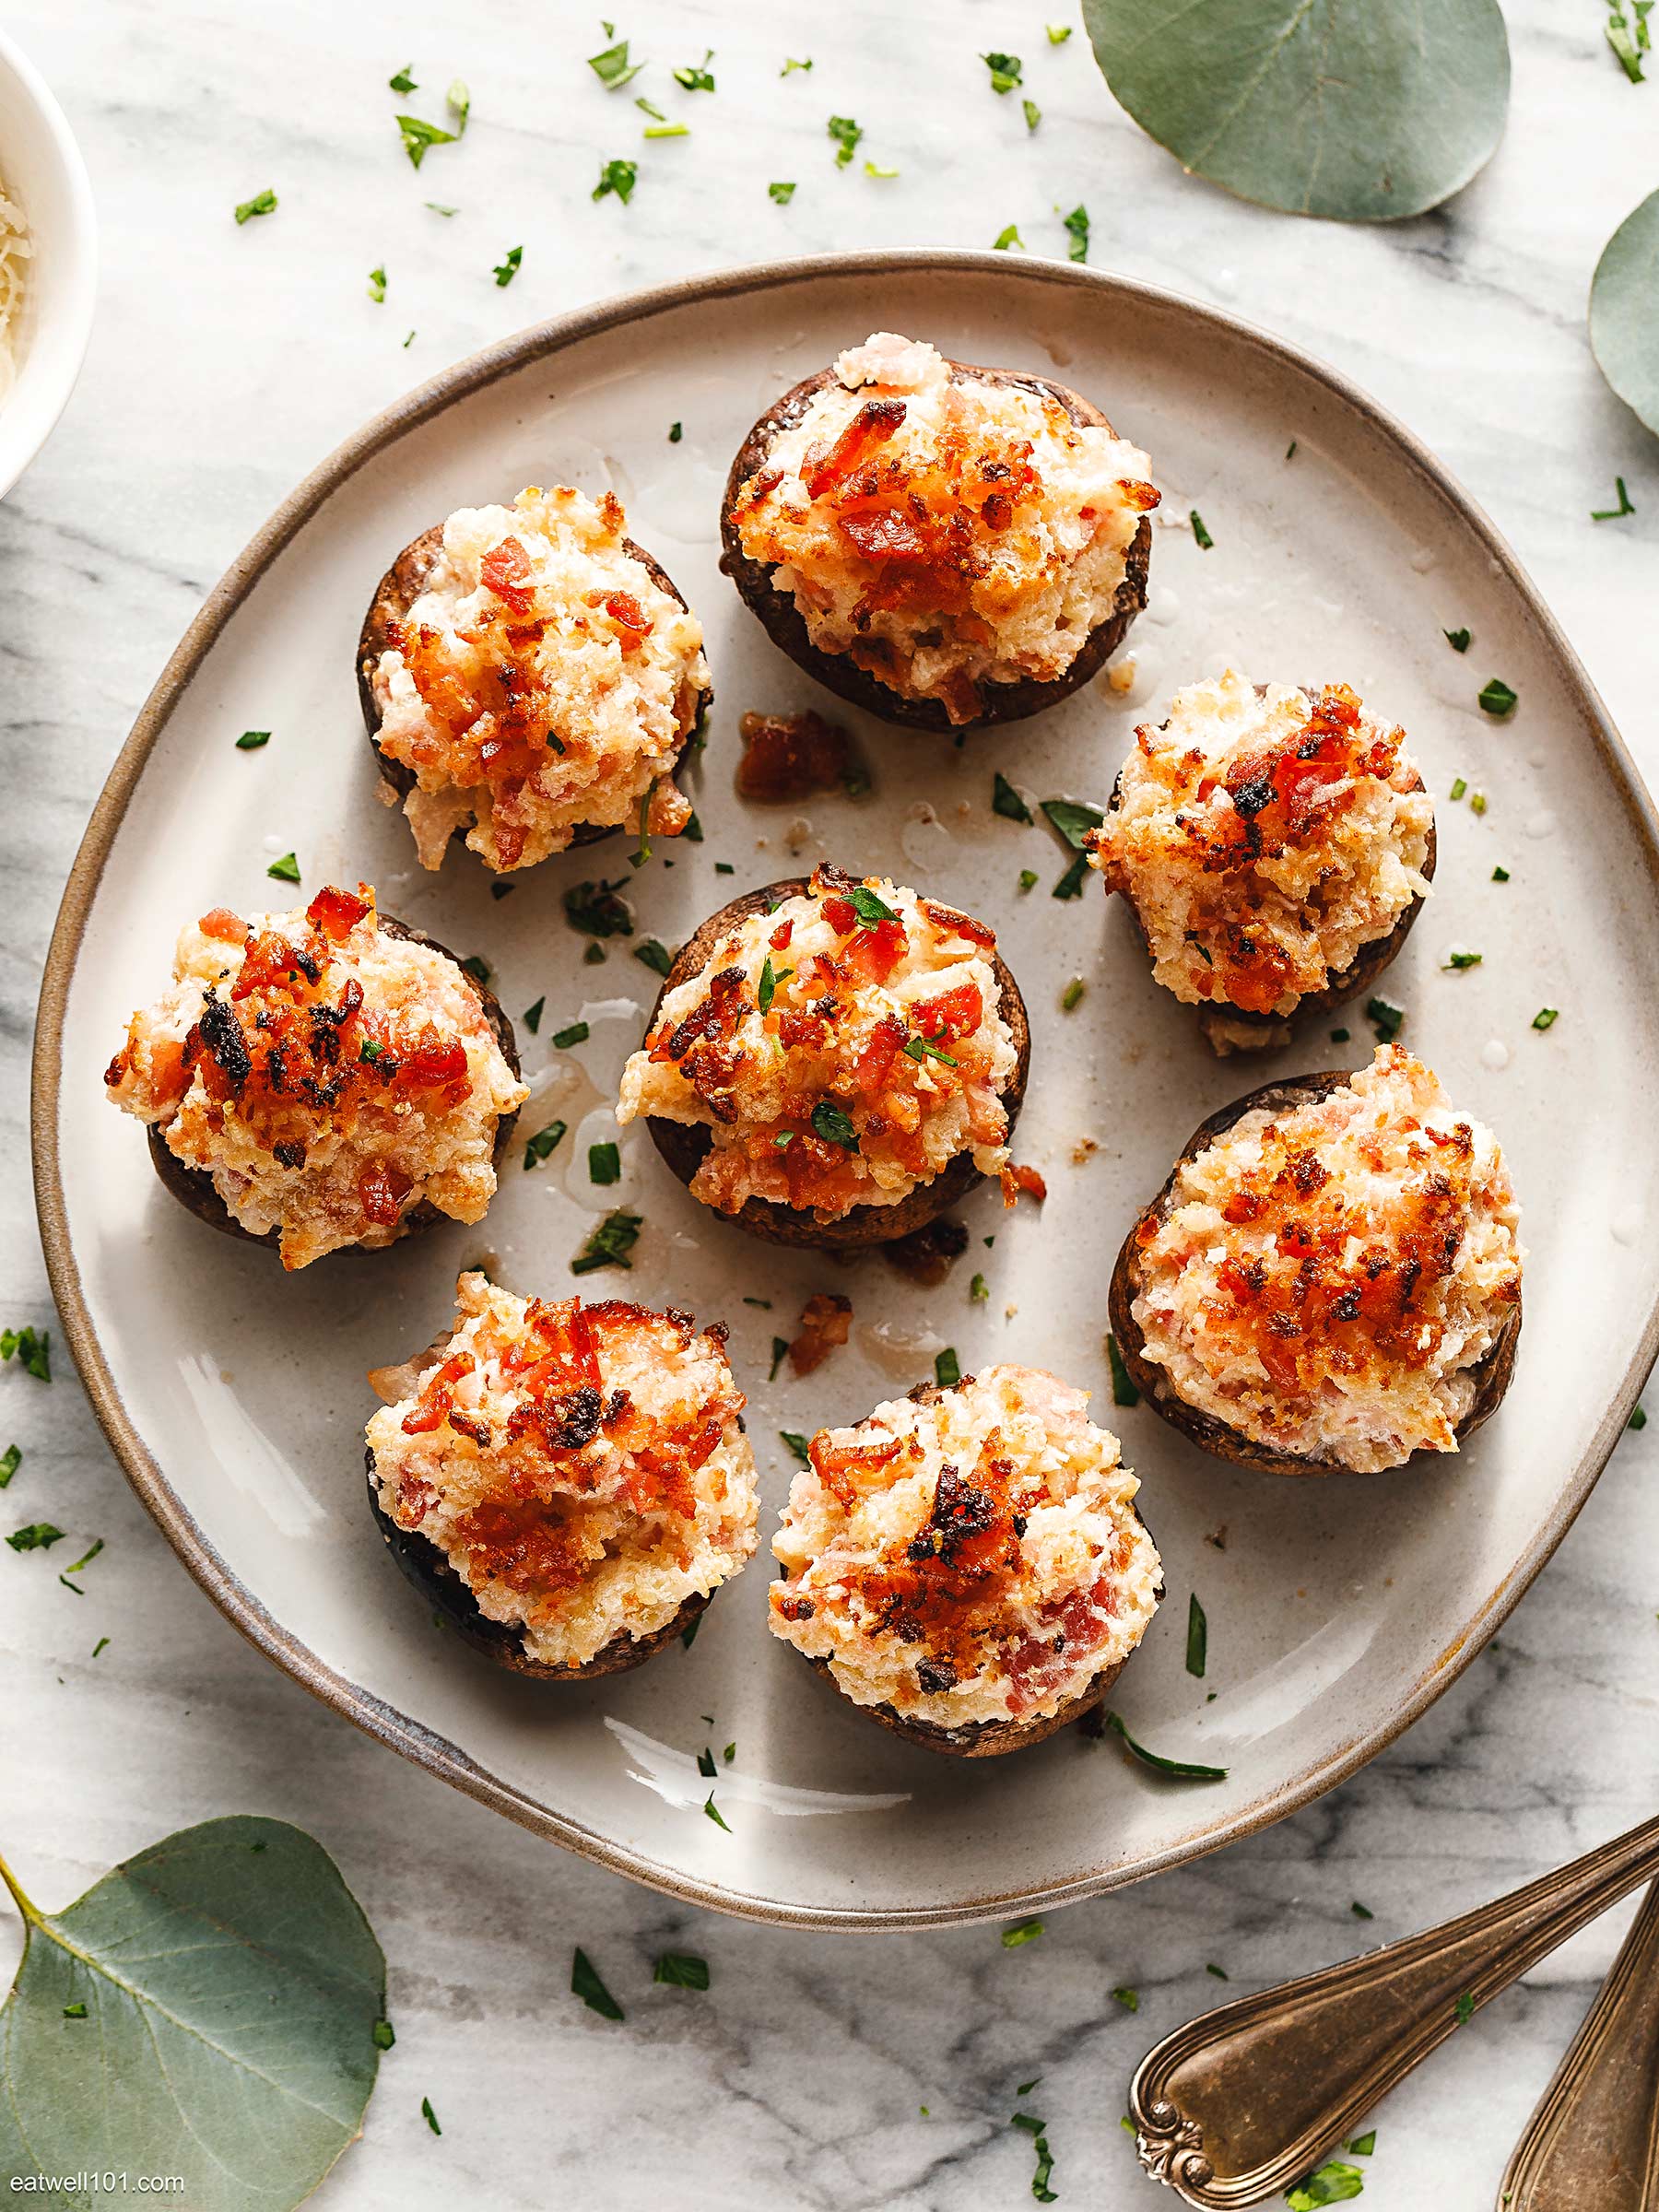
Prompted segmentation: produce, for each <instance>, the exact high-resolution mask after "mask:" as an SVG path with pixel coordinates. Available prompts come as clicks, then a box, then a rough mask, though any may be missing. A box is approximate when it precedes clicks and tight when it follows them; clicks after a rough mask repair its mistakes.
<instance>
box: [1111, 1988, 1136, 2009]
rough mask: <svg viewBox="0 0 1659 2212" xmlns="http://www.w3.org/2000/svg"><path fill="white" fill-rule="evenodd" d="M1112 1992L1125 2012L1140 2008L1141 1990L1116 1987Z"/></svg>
mask: <svg viewBox="0 0 1659 2212" xmlns="http://www.w3.org/2000/svg"><path fill="white" fill-rule="evenodd" d="M1112 1997H1113V1999H1114V2001H1115V2002H1116V2003H1118V2004H1119V2005H1121V2006H1123V2007H1124V2011H1125V2012H1138V2011H1139V2010H1140V1991H1139V1990H1138V1989H1114V1990H1113V1991H1112Z"/></svg>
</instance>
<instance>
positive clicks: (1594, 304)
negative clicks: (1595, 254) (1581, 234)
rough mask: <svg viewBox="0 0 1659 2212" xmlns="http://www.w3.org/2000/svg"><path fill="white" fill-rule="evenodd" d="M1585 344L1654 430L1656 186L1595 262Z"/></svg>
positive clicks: (1658, 421)
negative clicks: (1588, 332)
mask: <svg viewBox="0 0 1659 2212" xmlns="http://www.w3.org/2000/svg"><path fill="white" fill-rule="evenodd" d="M1590 344H1591V346H1592V347H1593V348H1594V353H1595V359H1596V361H1597V363H1598V364H1599V366H1600V369H1601V372H1602V374H1603V375H1604V376H1605V377H1606V380H1607V382H1609V383H1610V384H1611V385H1612V387H1613V389H1614V391H1615V392H1617V393H1618V396H1619V398H1620V399H1622V400H1623V401H1624V403H1625V405H1626V406H1627V407H1630V408H1632V409H1633V410H1634V411H1635V413H1636V414H1638V415H1639V416H1640V417H1641V419H1642V421H1643V422H1644V423H1646V425H1647V427H1648V429H1650V430H1654V431H1659V192H1653V193H1650V194H1648V196H1647V198H1646V199H1645V200H1643V201H1642V203H1641V206H1640V207H1638V208H1637V209H1636V210H1635V212H1634V214H1631V215H1627V216H1626V218H1625V219H1624V221H1623V222H1622V223H1620V224H1619V226H1618V229H1617V230H1615V231H1614V233H1613V235H1612V237H1611V238H1610V239H1609V240H1608V241H1607V243H1606V250H1605V251H1604V253H1603V254H1602V257H1601V259H1600V261H1598V262H1597V263H1596V265H1595V280H1594V283H1593V284H1592V285H1591V287H1590Z"/></svg>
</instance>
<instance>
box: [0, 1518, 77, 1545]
mask: <svg viewBox="0 0 1659 2212" xmlns="http://www.w3.org/2000/svg"><path fill="white" fill-rule="evenodd" d="M63 1538H64V1532H63V1530H62V1529H61V1528H54V1527H53V1524H52V1523H51V1522H50V1521H30V1522H29V1523H28V1524H27V1525H26V1526H25V1527H22V1528H19V1529H16V1530H14V1531H13V1533H12V1534H11V1535H9V1536H7V1537H6V1542H7V1543H8V1544H9V1545H10V1546H11V1547H12V1549H13V1550H14V1551H50V1550H51V1549H52V1547H53V1545H54V1544H61V1543H62V1542H63Z"/></svg>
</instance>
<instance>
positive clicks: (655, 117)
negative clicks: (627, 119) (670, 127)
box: [634, 93, 668, 123]
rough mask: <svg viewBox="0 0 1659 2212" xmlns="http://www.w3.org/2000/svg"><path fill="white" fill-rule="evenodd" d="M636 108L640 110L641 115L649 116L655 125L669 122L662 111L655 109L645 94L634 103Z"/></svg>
mask: <svg viewBox="0 0 1659 2212" xmlns="http://www.w3.org/2000/svg"><path fill="white" fill-rule="evenodd" d="M634 106H635V107H636V108H638V109H639V110H640V112H641V114H643V115H649V116H650V118H651V120H652V122H653V123H666V122H667V120H668V118H667V116H666V115H665V114H664V112H663V111H662V109H661V108H653V106H652V104H651V102H650V101H649V100H647V99H646V98H645V95H644V94H643V93H641V95H640V97H639V99H638V100H635V101H634Z"/></svg>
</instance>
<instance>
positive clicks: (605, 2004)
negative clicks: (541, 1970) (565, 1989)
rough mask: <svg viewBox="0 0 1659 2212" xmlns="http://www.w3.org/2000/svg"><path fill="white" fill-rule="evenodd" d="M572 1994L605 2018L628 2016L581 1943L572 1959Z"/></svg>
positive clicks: (623, 2017)
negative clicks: (607, 1987)
mask: <svg viewBox="0 0 1659 2212" xmlns="http://www.w3.org/2000/svg"><path fill="white" fill-rule="evenodd" d="M571 1995H572V1996H576V1997H580V1998H581V1999H582V2003H583V2004H584V2005H585V2006H587V2008H588V2010H589V2011H590V2012H596V2013H598V2014H599V2015H600V2016H601V2017H602V2018H605V2019H607V2020H620V2019H625V2018H627V2017H628V2016H627V2015H626V2014H625V2013H624V2011H623V2010H622V2007H621V2006H620V2005H618V2002H617V2000H616V1998H615V1997H613V1996H612V1995H611V1993H610V1991H609V1990H608V1989H606V1986H605V1983H604V1982H603V1981H602V1980H601V1979H600V1976H599V1970H598V1969H597V1967H595V1966H594V1962H593V1960H592V1959H590V1958H589V1957H588V1955H587V1953H586V1952H585V1951H584V1950H583V1949H582V1946H581V1945H580V1944H578V1945H577V1946H576V1950H575V1955H574V1957H573V1958H572V1959H571Z"/></svg>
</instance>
